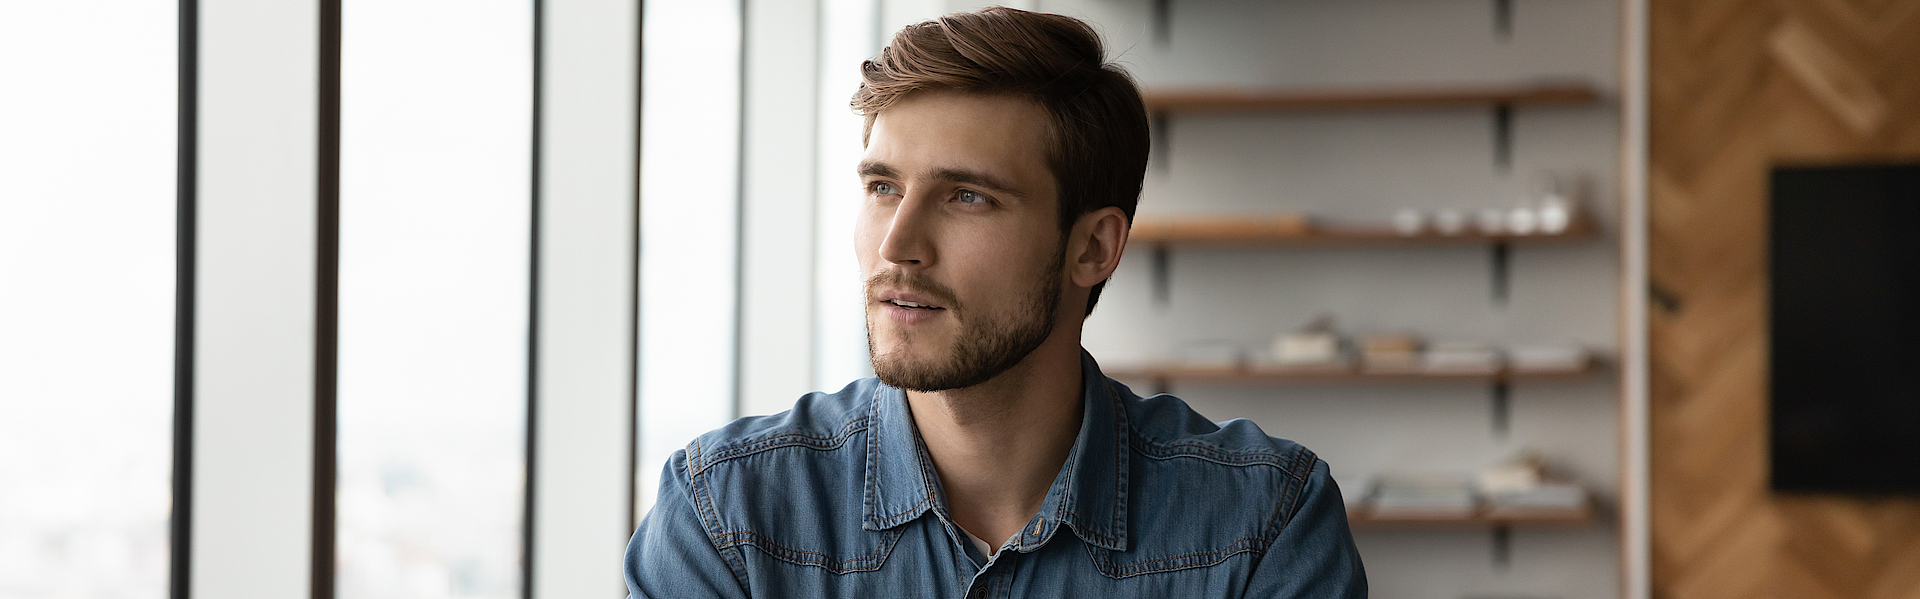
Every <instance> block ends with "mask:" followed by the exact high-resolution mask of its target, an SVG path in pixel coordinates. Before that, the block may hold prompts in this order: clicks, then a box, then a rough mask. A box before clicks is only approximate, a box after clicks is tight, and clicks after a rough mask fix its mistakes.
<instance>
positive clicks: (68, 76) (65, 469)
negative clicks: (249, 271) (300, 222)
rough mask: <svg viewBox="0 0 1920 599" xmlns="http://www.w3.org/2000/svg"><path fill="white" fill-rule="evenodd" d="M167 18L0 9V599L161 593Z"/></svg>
mask: <svg viewBox="0 0 1920 599" xmlns="http://www.w3.org/2000/svg"><path fill="white" fill-rule="evenodd" d="M175 10H176V6H175V4H174V3H171V2H127V1H115V0H74V1H63V2H7V3H0V57H5V58H4V59H0V81H6V82H7V83H6V84H5V91H4V92H0V106H4V110H0V281H6V283H5V289H6V290H5V291H4V292H0V597H5V598H7V599H54V598H62V599H64V598H87V599H91V598H109V597H111V598H115V599H120V598H128V599H149V598H150V599H157V598H160V597H164V596H166V594H167V565H168V563H169V562H168V544H167V518H168V515H169V502H170V492H171V488H172V487H171V484H170V480H169V477H170V475H171V472H172V451H171V450H172V439H173V437H172V431H173V426H172V422H173V421H172V418H173V357H174V352H173V343H174V338H173V324H174V301H173V299H174V298H173V293H174V227H175V212H176V209H175V206H176V204H175V198H176V196H175V191H174V183H175V180H174V172H175V167H176V163H175V160H174V156H175V143H176V137H175V126H176V125H175V124H176V122H177V121H176V118H175V107H176V106H177V104H176V100H175V94H176V90H177V87H176V86H177V83H176V82H177V75H178V74H177V70H176V64H175V57H176V54H175V48H176V47H177V46H176V44H177V38H176V37H175V35H176V27H175V12H174V11H175Z"/></svg>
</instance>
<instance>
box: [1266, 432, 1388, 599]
mask: <svg viewBox="0 0 1920 599" xmlns="http://www.w3.org/2000/svg"><path fill="white" fill-rule="evenodd" d="M1297 505H1298V506H1299V509H1297V510H1296V511H1295V512H1294V514H1293V516H1292V517H1290V518H1288V520H1287V523H1286V525H1285V526H1284V527H1282V528H1281V529H1280V534H1279V536H1277V537H1276V538H1275V539H1274V541H1273V544H1272V545H1269V546H1268V547H1267V553H1266V555H1265V556H1263V557H1261V559H1260V563H1259V564H1258V565H1256V566H1255V567H1254V571H1253V578H1252V580H1251V581H1250V583H1249V584H1248V585H1247V594H1246V596H1247V597H1263V598H1265V597H1272V598H1286V599H1293V598H1302V599H1305V598H1309V597H1311V598H1315V599H1320V598H1341V599H1365V598H1366V596H1367V572H1366V568H1365V567H1363V566H1361V564H1360V552H1359V550H1358V549H1356V548H1355V547H1354V545H1353V533H1352V531H1350V530H1348V529H1347V506H1346V502H1345V501H1343V500H1342V499H1341V498H1340V486H1339V485H1337V484H1335V483H1334V482H1333V474H1332V473H1331V471H1330V470H1329V469H1328V467H1327V463H1326V461H1324V460H1314V464H1313V472H1312V474H1310V475H1309V476H1308V477H1307V483H1306V485H1305V488H1304V489H1302V491H1301V497H1300V501H1299V503H1298V504H1297Z"/></svg>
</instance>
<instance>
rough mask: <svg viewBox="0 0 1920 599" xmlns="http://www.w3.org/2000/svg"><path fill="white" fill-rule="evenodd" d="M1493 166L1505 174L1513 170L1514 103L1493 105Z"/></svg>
mask: <svg viewBox="0 0 1920 599" xmlns="http://www.w3.org/2000/svg"><path fill="white" fill-rule="evenodd" d="M1493 168H1494V170H1496V171H1499V173H1500V174H1502V175H1504V174H1507V173H1509V172H1512V170H1513V105H1512V104H1504V103H1503V104H1495V105H1494V106H1493Z"/></svg>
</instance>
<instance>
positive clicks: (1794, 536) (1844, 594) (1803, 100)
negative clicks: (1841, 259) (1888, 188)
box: [1649, 0, 1920, 599]
mask: <svg viewBox="0 0 1920 599" xmlns="http://www.w3.org/2000/svg"><path fill="white" fill-rule="evenodd" d="M1651 4H1652V6H1651V7H1650V8H1651V12H1650V18H1651V22H1650V26H1651V30H1650V34H1651V44H1652V46H1651V48H1650V52H1651V57H1652V64H1651V70H1650V76H1651V78H1652V82H1651V83H1652V84H1651V88H1650V89H1651V94H1652V98H1651V104H1652V106H1651V108H1652V113H1651V118H1652V121H1651V148H1650V172H1649V186H1650V190H1649V200H1650V203H1651V206H1650V211H1649V215H1650V223H1649V230H1650V241H1651V248H1650V249H1651V251H1650V255H1649V260H1650V262H1651V265H1650V271H1651V275H1652V278H1653V284H1654V286H1655V287H1656V291H1657V294H1658V295H1660V296H1661V297H1663V298H1664V299H1669V300H1671V301H1670V302H1666V303H1664V305H1663V304H1662V303H1656V307H1655V310H1654V312H1653V314H1652V316H1651V322H1650V323H1649V326H1650V332H1651V340H1652V355H1651V357H1650V359H1651V362H1652V375H1653V376H1652V383H1653V389H1652V392H1653V394H1652V401H1653V406H1652V412H1651V418H1652V422H1651V426H1652V458H1653V468H1652V476H1653V484H1652V487H1651V494H1652V518H1653V586H1654V588H1653V592H1654V596H1655V597H1658V598H1660V599H1707V598H1746V597H1782V598H1786V597H1791V598H1825V597H1832V598H1848V599H1851V598H1869V599H1879V598H1887V599H1894V598H1912V599H1920V500H1914V499H1861V498H1840V497H1818V496H1777V495H1774V494H1772V493H1770V492H1769V491H1768V490H1767V435H1766V431H1767V385H1766V381H1767V329H1766V306H1767V284H1766V283H1767V280H1766V263H1765V259H1766V253H1765V252H1766V250H1765V242H1766V225H1767V215H1766V205H1767V204H1766V203H1767V188H1766V182H1767V179H1766V177H1767V170H1768V168H1769V167H1770V166H1773V165H1776V164H1804V163H1823V162H1824V163H1831V162H1840V161H1853V160H1890V159H1895V160H1916V159H1920V0H1652V3H1651ZM1916 308H1917V309H1920V307H1916ZM1915 434H1920V431H1915Z"/></svg>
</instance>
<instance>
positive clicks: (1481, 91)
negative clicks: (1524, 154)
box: [1145, 82, 1600, 112]
mask: <svg viewBox="0 0 1920 599" xmlns="http://www.w3.org/2000/svg"><path fill="white" fill-rule="evenodd" d="M1145 98H1146V103H1147V110H1148V111H1150V112H1270V111H1292V110H1328V109H1362V108H1419V107H1444V106H1509V107H1511V106H1553V105H1561V106H1573V105H1581V104H1591V103H1593V102H1595V101H1596V100H1598V99H1599V98H1600V93H1599V91H1598V90H1596V89H1595V88H1594V87H1593V86H1592V85H1589V84H1586V83H1576V82H1556V83H1538V84H1531V85H1528V84H1521V85H1485V86H1448V87H1429V88H1419V87H1403V88H1372V89H1369V88H1358V87H1356V88H1299V89H1265V90H1253V89H1230V88H1192V89H1160V90H1150V91H1148V92H1146V94H1145Z"/></svg>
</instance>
